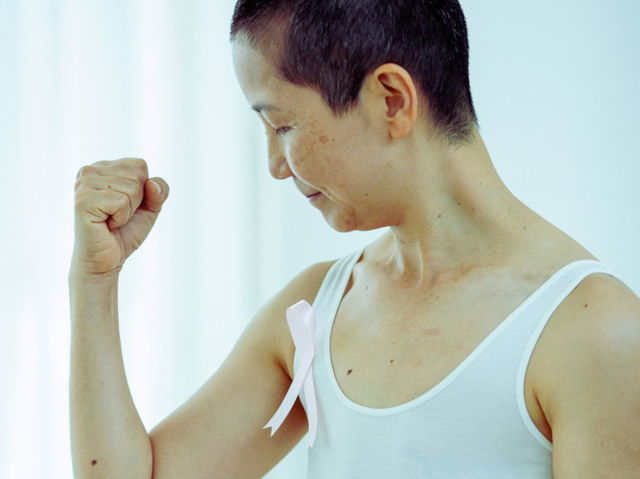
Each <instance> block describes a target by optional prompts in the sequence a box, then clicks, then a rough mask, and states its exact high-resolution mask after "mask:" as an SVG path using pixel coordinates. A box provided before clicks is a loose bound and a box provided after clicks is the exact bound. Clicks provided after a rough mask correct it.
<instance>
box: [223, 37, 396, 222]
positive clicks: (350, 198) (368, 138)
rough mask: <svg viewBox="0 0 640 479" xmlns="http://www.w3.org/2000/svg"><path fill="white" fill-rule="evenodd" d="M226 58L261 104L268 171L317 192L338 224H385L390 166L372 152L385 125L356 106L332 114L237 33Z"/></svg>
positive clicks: (326, 212) (244, 87)
mask: <svg viewBox="0 0 640 479" xmlns="http://www.w3.org/2000/svg"><path fill="white" fill-rule="evenodd" d="M233 61H234V67H235V71H236V75H237V78H238V81H239V83H240V86H241V88H242V90H243V92H244V94H245V96H246V98H247V100H248V101H249V103H250V105H252V106H253V107H254V109H256V110H260V111H259V112H258V115H259V116H260V119H261V120H262V122H263V124H264V126H265V129H266V134H267V141H268V163H269V170H270V172H271V175H272V176H273V177H274V178H277V179H286V178H288V177H293V180H294V182H295V184H296V186H297V188H298V189H299V190H300V191H301V193H302V194H304V195H305V196H308V195H311V194H314V193H317V192H319V193H320V194H318V195H317V196H315V197H314V198H313V199H312V200H310V201H311V203H312V204H313V206H315V207H316V208H318V209H319V210H320V211H321V212H322V214H323V215H324V217H325V219H326V220H327V222H328V223H329V224H330V225H331V226H332V227H333V228H334V229H335V230H337V231H352V230H371V229H377V228H380V227H383V226H387V225H388V224H391V223H389V221H391V218H389V215H390V212H391V211H392V206H393V205H392V203H391V204H390V203H389V201H387V200H388V198H387V199H385V196H387V191H386V190H387V188H388V187H389V186H390V183H393V181H392V180H393V178H392V175H390V173H392V171H391V170H393V168H391V166H390V165H385V164H384V161H383V159H382V158H381V157H380V156H379V152H380V151H382V150H383V148H382V146H383V145H380V144H379V142H380V140H379V138H386V137H387V132H386V130H385V131H382V129H381V127H380V126H379V127H377V128H378V131H376V127H374V126H372V122H370V121H368V118H369V117H368V115H367V114H365V109H364V108H361V106H360V105H359V106H358V107H356V108H355V109H353V110H352V111H351V112H350V113H349V114H348V115H345V116H344V117H342V118H340V119H336V118H335V117H334V116H333V114H332V112H331V110H330V109H329V108H328V107H327V106H326V104H325V103H324V101H323V100H322V98H321V96H320V95H319V94H318V93H317V92H316V91H314V90H311V89H308V88H302V87H299V86H297V85H293V84H291V83H288V82H284V81H282V80H280V79H279V78H277V76H276V70H275V68H274V67H273V65H272V64H271V62H270V61H269V60H268V59H267V57H266V56H264V55H263V54H262V53H260V52H259V51H257V50H255V49H253V48H251V47H250V46H249V45H248V43H247V42H246V41H245V40H243V39H242V37H238V38H236V40H234V42H233ZM383 126H384V125H383ZM376 142H378V143H376ZM376 155H377V156H376Z"/></svg>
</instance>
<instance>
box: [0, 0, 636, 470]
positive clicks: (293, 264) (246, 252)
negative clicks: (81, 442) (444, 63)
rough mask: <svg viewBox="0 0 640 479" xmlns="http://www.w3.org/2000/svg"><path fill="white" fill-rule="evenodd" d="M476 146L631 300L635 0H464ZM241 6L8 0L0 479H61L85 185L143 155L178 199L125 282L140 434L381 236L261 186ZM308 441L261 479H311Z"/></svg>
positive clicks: (0, 211) (4, 14) (0, 90)
mask: <svg viewBox="0 0 640 479" xmlns="http://www.w3.org/2000/svg"><path fill="white" fill-rule="evenodd" d="M462 5H463V8H464V10H465V14H466V16H467V22H468V28H469V36H470V45H471V86H472V93H473V97H474V101H475V105H476V108H477V113H478V116H479V121H480V126H481V134H482V136H483V138H484V140H485V142H486V144H487V147H488V149H489V152H490V154H491V156H492V159H493V161H494V163H495V165H496V168H497V170H498V172H499V173H500V175H501V176H502V178H503V179H504V181H505V183H506V184H507V186H508V187H509V188H510V189H511V191H513V192H514V193H515V194H516V196H518V197H519V198H520V199H522V200H523V201H524V202H525V203H526V204H527V205H529V206H530V207H532V208H533V209H534V210H535V211H537V212H538V213H539V214H541V215H542V216H543V217H545V218H546V219H548V220H549V221H551V222H552V223H553V224H555V225H556V226H558V227H560V228H561V229H563V230H564V231H565V232H567V233H568V234H569V235H570V236H572V237H573V238H575V239H576V240H577V241H578V242H580V243H581V244H582V245H583V246H585V247H586V248H587V249H589V250H590V251H591V252H592V253H593V254H595V255H596V257H598V258H599V259H600V260H601V261H603V262H605V263H606V264H607V265H609V266H610V267H611V268H612V269H613V270H614V272H616V273H617V275H618V277H619V278H620V279H622V280H623V281H625V282H626V283H627V284H628V285H629V286H630V287H631V288H632V289H633V290H634V291H636V292H638V291H640V268H639V266H640V261H639V260H640V253H638V244H639V243H640V220H639V216H638V207H639V206H640V192H639V190H638V180H639V179H640V166H639V164H640V162H639V160H640V154H639V153H638V147H637V144H638V133H637V131H638V128H639V125H640V113H639V111H640V95H639V94H638V91H637V88H638V84H639V81H638V79H639V78H640V55H639V54H638V47H639V46H640V45H639V43H640V42H639V40H640V34H639V33H638V29H637V25H638V24H640V4H639V3H638V2H636V1H631V0H626V1H625V0H616V1H612V2H601V1H595V0H588V1H581V2H554V1H550V0H540V1H537V2H511V1H507V0H502V1H499V0H483V1H482V2H478V1H471V0H466V1H463V2H462ZM232 9H233V2H232V1H215V2H213V1H205V0H198V1H186V2H185V1H178V0H153V1H151V0H126V1H125V0H113V1H109V2H107V1H104V2H100V1H97V0H89V1H87V0H85V1H79V0H76V1H71V0H67V1H64V0H59V1H51V0H50V1H45V0H23V1H17V0H0V173H1V174H0V194H1V195H2V201H1V202H0V228H1V230H0V231H1V232H2V234H1V235H0V254H1V259H0V267H1V269H0V271H1V272H2V274H1V275H0V363H1V364H2V367H1V368H0V371H2V372H1V373H0V427H1V428H2V434H0V477H3V478H44V477H48V478H56V479H57V478H69V477H71V475H72V472H71V456H70V445H69V426H68V424H69V416H68V381H69V375H68V370H69V332H70V331H69V306H68V300H69V298H68V287H67V274H68V268H69V261H70V258H71V252H72V248H73V186H74V182H75V177H76V173H77V171H78V169H79V168H80V167H81V166H83V165H85V164H90V163H93V162H95V161H101V160H115V159H118V158H123V157H142V158H144V159H145V160H146V161H147V163H148V165H149V172H150V175H151V176H161V177H163V178H165V179H166V181H167V182H168V183H169V184H170V186H171V188H172V191H171V197H170V198H169V200H168V201H167V203H166V204H165V206H164V210H163V212H162V214H161V216H160V218H159V220H158V222H157V223H156V226H155V228H154V231H153V232H152V233H151V234H150V236H149V238H148V239H147V241H146V242H145V244H144V246H143V247H142V248H141V249H140V250H138V251H137V252H136V253H135V254H134V255H133V256H132V257H131V258H130V259H129V261H128V262H127V264H126V266H125V269H124V272H123V274H122V277H121V282H120V301H119V305H120V309H119V311H120V327H121V336H122V343H123V354H124V360H125V367H126V372H127V378H128V382H129V385H130V388H131V391H132V395H133V398H134V401H135V403H136V406H137V408H138V411H139V412H140V415H141V417H142V420H143V422H144V424H145V426H146V427H147V430H150V429H152V428H153V427H154V426H155V425H156V424H157V423H158V422H159V421H160V420H161V419H162V418H164V417H166V416H167V415H168V414H170V413H171V412H172V411H173V410H175V409H176V408H177V407H178V406H179V405H180V404H182V403H183V402H184V401H185V400H186V399H187V398H188V397H190V396H191V394H193V392H195V390H196V389H198V388H199V386H200V385H201V384H202V383H203V382H204V381H206V379H207V378H208V377H209V376H210V375H211V374H213V372H214V371H215V370H216V369H217V368H218V366H219V365H220V364H221V363H222V361H223V359H224V358H225V357H226V355H227V354H228V352H229V351H230V349H231V347H232V346H233V344H234V343H235V341H236V339H237V338H238V336H239V334H240V333H241V331H242V330H243V328H244V326H245V325H246V324H247V322H248V321H249V320H250V318H251V316H252V315H253V313H254V312H255V311H256V310H257V308H258V307H259V306H260V305H261V304H262V303H264V302H265V301H266V300H267V299H268V298H269V297H270V296H271V295H273V294H275V293H276V292H277V291H278V290H279V289H280V288H281V287H282V286H283V285H284V284H285V283H286V282H287V281H288V280H289V279H291V277H292V276H293V275H295V274H296V273H297V272H299V271H300V270H302V269H304V268H306V267H307V266H309V265H311V264H313V263H315V262H318V261H324V260H328V259H334V258H337V257H339V256H342V255H345V254H347V253H349V252H351V251H352V250H354V249H356V248H357V247H359V246H360V245H361V244H363V243H364V242H369V241H371V240H373V239H374V238H376V237H378V236H379V235H380V234H382V233H383V230H379V231H374V232H367V233H360V232H354V233H349V234H344V233H337V232H335V231H333V230H332V229H331V228H330V227H329V226H328V225H327V224H326V223H325V222H324V219H323V217H322V215H321V214H320V212H319V211H318V210H316V209H315V208H313V207H312V206H310V205H309V204H308V202H307V200H306V199H304V198H302V197H301V196H300V194H299V192H298V191H297V189H295V187H294V185H293V183H292V182H291V180H289V181H286V182H281V181H276V180H274V179H273V178H271V176H269V174H268V170H267V163H266V153H265V138H264V133H263V129H262V126H261V124H260V122H259V120H258V118H257V117H256V116H255V114H254V113H253V112H251V111H250V109H249V106H248V105H247V104H246V101H245V99H244V96H243V95H242V93H241V91H240V89H239V87H238V86H237V84H236V79H235V75H234V72H233V67H232V61H231V50H230V46H229V43H228V30H229V23H230V19H231V13H232ZM305 454H306V451H304V450H303V448H302V447H301V446H298V447H296V448H295V449H294V450H293V451H292V453H291V454H290V455H289V456H288V457H287V458H285V460H284V461H282V462H281V463H280V464H279V465H278V466H277V467H276V468H275V469H274V470H273V471H272V472H271V473H270V474H269V475H268V476H267V477H269V478H272V479H275V478H278V479H285V478H287V479H288V478H292V479H293V478H299V477H303V476H304V471H305V468H306V466H305V459H306V457H305Z"/></svg>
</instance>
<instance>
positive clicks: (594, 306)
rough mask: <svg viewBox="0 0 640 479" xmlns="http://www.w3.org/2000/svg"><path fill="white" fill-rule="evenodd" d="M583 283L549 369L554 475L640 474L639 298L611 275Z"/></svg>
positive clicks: (568, 478)
mask: <svg viewBox="0 0 640 479" xmlns="http://www.w3.org/2000/svg"><path fill="white" fill-rule="evenodd" d="M587 280H589V281H587ZM583 282H584V283H586V284H585V285H584V286H581V291H580V292H579V293H578V294H579V296H580V298H579V299H580V301H578V303H579V304H577V305H576V306H579V307H576V311H578V310H581V311H580V312H579V313H578V312H576V317H575V318H574V319H576V321H572V322H571V324H573V326H574V328H572V329H569V328H567V330H565V331H564V334H563V335H562V341H563V343H564V346H565V350H566V351H567V353H566V354H563V355H562V357H561V359H560V361H559V362H558V364H557V367H558V371H559V372H556V373H554V374H557V376H556V380H555V384H554V386H553V411H552V416H551V420H550V423H551V428H552V430H553V472H554V477H556V478H557V479H578V478H579V479H590V478H593V479H595V478H602V477H611V478H631V477H640V299H638V297H637V296H636V295H635V294H633V293H632V292H631V291H630V290H628V289H625V288H624V287H621V286H620V285H619V284H615V283H614V281H613V280H612V279H609V280H605V279H603V278H593V279H592V278H587V279H585V280H584V281H583ZM582 303H584V304H582ZM584 305H588V307H585V306H584ZM578 316H579V317H578Z"/></svg>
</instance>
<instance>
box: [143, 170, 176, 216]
mask: <svg viewBox="0 0 640 479" xmlns="http://www.w3.org/2000/svg"><path fill="white" fill-rule="evenodd" d="M144 188H145V191H144V193H145V194H144V201H143V205H142V206H143V207H144V208H145V209H147V210H149V211H153V212H154V213H157V212H159V211H160V209H161V208H162V204H163V203H164V202H165V200H166V199H167V198H168V197H169V185H168V184H167V182H166V181H164V180H163V179H162V178H158V177H155V178H149V179H148V180H147V182H146V183H145V185H144Z"/></svg>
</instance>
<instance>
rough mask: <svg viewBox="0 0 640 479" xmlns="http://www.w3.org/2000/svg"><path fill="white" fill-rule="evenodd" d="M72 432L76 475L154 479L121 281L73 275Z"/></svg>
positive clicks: (79, 478) (71, 291) (71, 304)
mask: <svg viewBox="0 0 640 479" xmlns="http://www.w3.org/2000/svg"><path fill="white" fill-rule="evenodd" d="M69 293H70V308H71V357H70V382H69V403H70V411H69V412H70V432H71V453H72V460H73V471H74V477H75V478H76V479H84V478H92V479H93V478H103V477H104V478H115V477H118V478H131V479H149V478H151V474H152V462H153V456H152V451H151V441H150V439H149V435H148V433H147V431H146V429H145V427H144V424H143V423H142V421H141V419H140V416H139V414H138V411H137V409H136V407H135V404H134V402H133V399H132V397H131V392H130V390H129V385H128V384H127V379H126V375H125V370H124V363H123V359H122V347H121V343H120V333H119V324H118V282H117V278H116V279H114V280H113V281H104V282H98V281H91V280H89V279H88V278H82V277H73V276H71V275H70V277H69Z"/></svg>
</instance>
